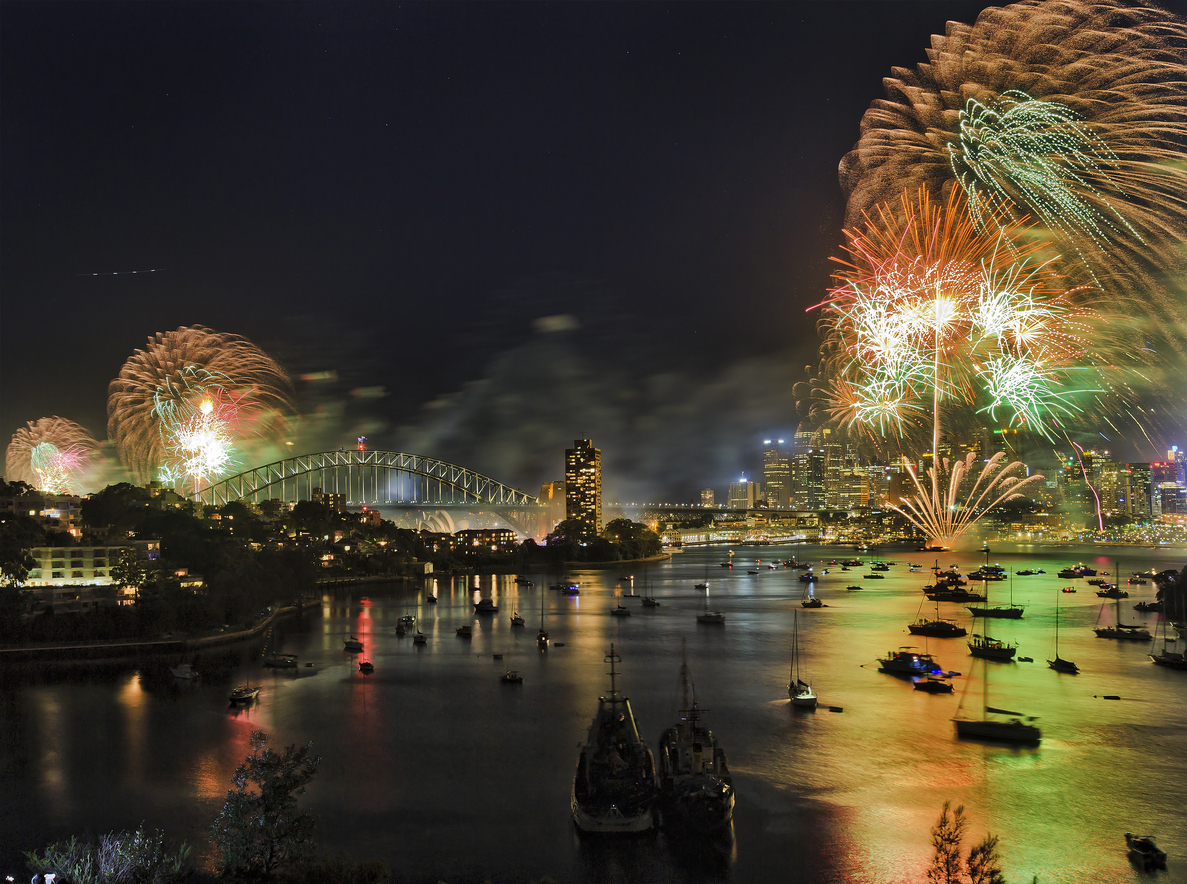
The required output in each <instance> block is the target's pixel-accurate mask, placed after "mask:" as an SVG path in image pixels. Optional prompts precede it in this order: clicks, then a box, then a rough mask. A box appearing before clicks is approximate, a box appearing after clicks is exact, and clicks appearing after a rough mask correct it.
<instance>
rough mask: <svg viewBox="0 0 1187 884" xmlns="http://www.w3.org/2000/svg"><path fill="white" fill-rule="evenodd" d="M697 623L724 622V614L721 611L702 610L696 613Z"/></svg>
mask: <svg viewBox="0 0 1187 884" xmlns="http://www.w3.org/2000/svg"><path fill="white" fill-rule="evenodd" d="M697 623H725V614H723V613H721V611H702V612H701V613H699V614H697Z"/></svg>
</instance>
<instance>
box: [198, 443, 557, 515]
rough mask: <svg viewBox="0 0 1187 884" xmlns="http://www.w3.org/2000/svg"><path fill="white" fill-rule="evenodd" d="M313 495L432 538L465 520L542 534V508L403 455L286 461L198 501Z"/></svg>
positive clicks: (477, 477) (359, 452) (351, 452)
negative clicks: (375, 513)
mask: <svg viewBox="0 0 1187 884" xmlns="http://www.w3.org/2000/svg"><path fill="white" fill-rule="evenodd" d="M315 489H320V490H321V491H322V492H323V493H326V494H341V495H343V496H344V498H345V500H346V503H347V505H348V506H355V507H362V506H367V507H371V508H373V509H378V510H380V511H381V512H384V513H385V515H388V516H389V517H394V518H395V520H396V521H398V522H402V523H405V524H410V526H411V527H417V528H428V529H430V530H433V531H452V530H453V529H454V526H455V524H456V522H457V520H458V519H460V518H463V517H465V516H471V515H472V516H473V517H475V518H478V519H480V520H482V521H484V522H489V521H491V519H492V517H493V519H495V520H497V521H501V522H503V523H506V524H507V525H508V526H509V527H511V528H514V529H515V530H516V531H518V532H520V533H521V534H526V535H530V536H537V537H538V536H542V534H543V533H546V531H547V526H546V525H545V524H544V520H545V516H546V508H545V507H543V506H541V504H540V502H539V501H538V500H537V499H536V498H535V497H532V496H531V495H530V494H527V493H526V492H523V491H520V490H518V489H516V488H512V487H510V486H509V485H504V484H503V483H502V482H499V481H497V480H495V479H492V478H491V477H490V476H484V475H483V474H482V473H477V472H475V471H474V470H471V469H468V468H466V467H462V466H458V465H457V464H452V463H447V462H446V461H443V460H438V459H437V458H433V457H426V456H424V455H420V454H407V453H405V452H403V451H375V450H371V449H355V448H351V449H338V450H337V451H322V452H318V453H316V454H303V455H299V456H296V457H286V458H285V459H284V460H278V461H276V462H274V463H270V464H265V465H263V466H258V467H254V468H252V469H249V470H244V471H243V472H241V473H237V474H236V475H234V476H229V477H227V478H225V479H221V480H219V481H217V482H212V483H211V484H209V485H207V486H206V487H205V488H201V489H199V490H198V492H197V494H196V499H197V500H198V501H199V502H201V503H204V504H207V505H212V506H224V505H226V504H228V503H230V502H231V501H234V500H243V501H247V502H249V503H256V504H258V503H262V502H263V501H266V500H281V501H284V502H287V503H296V502H298V501H301V500H311V499H312V498H313V494H314V490H315ZM542 529H543V530H542Z"/></svg>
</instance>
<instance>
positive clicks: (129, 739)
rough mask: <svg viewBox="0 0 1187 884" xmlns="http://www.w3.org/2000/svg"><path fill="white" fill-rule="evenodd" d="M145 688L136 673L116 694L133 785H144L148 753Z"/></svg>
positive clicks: (129, 776) (128, 767) (128, 770)
mask: <svg viewBox="0 0 1187 884" xmlns="http://www.w3.org/2000/svg"><path fill="white" fill-rule="evenodd" d="M145 700H146V698H145V694H144V687H143V686H142V685H141V683H140V673H139V672H134V673H132V675H131V676H130V677H129V678H128V679H127V680H126V681H125V682H124V683H123V685H121V686H120V688H119V689H118V691H117V693H116V701H117V702H118V703H119V706H120V710H121V712H122V713H123V715H122V718H123V728H122V738H123V745H124V748H125V751H126V753H127V759H128V760H127V768H126V772H125V775H126V776H127V777H128V779H129V780H131V781H132V782H133V783H135V784H137V785H138V786H139V785H142V784H143V783H144V758H145V752H146V751H147V749H146V746H145V739H146V737H145V721H144V719H145V715H146V714H147V710H146V708H145Z"/></svg>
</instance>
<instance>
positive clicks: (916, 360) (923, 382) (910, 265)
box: [820, 190, 1100, 450]
mask: <svg viewBox="0 0 1187 884" xmlns="http://www.w3.org/2000/svg"><path fill="white" fill-rule="evenodd" d="M987 211H988V212H989V213H990V217H991V218H993V220H994V224H993V225H992V226H991V229H992V232H990V229H987V228H984V227H979V226H978V225H977V224H976V223H975V222H974V221H973V220H972V218H971V216H970V215H969V213H968V211H967V209H966V204H965V202H964V200H963V198H962V197H961V195H960V193H959V191H954V192H952V193H951V194H950V195H949V197H948V200H947V201H946V203H944V204H943V205H937V204H935V203H933V202H932V200H931V199H930V198H929V197H928V195H927V192H926V190H921V191H920V192H919V194H918V195H917V197H916V198H915V199H913V200H912V199H908V198H907V197H906V196H904V197H903V198H902V199H901V200H900V203H899V205H898V206H896V207H893V208H892V207H890V206H880V207H879V211H878V215H877V219H876V220H873V219H867V221H866V224H865V226H864V229H862V230H861V231H847V235H848V243H847V244H846V246H845V251H846V256H845V257H843V258H836V259H834V260H837V261H838V262H839V263H840V264H841V266H842V269H841V270H840V271H838V272H837V273H836V274H834V279H835V280H836V281H837V285H836V286H835V287H834V288H833V289H832V290H831V291H830V294H829V298H828V299H827V300H826V301H825V302H824V303H823V305H820V306H822V307H823V313H824V316H823V319H822V323H821V325H822V328H823V331H824V334H825V342H826V346H825V352H827V353H831V354H832V356H831V358H830V359H829V360H828V361H827V363H826V365H825V369H826V371H825V374H826V376H827V377H828V378H829V384H830V388H829V389H830V391H831V397H830V398H831V403H830V409H829V410H830V414H831V416H832V418H833V419H834V421H835V422H837V423H839V424H841V425H843V426H847V427H856V428H857V429H865V430H867V431H868V432H871V433H874V432H876V433H878V434H886V433H892V434H894V435H898V436H905V435H908V434H909V433H910V431H911V429H912V428H917V427H921V426H922V425H923V424H924V422H925V419H926V418H928V417H929V416H936V415H938V412H939V409H940V404H941V402H950V403H953V404H954V405H957V406H964V407H967V408H973V409H977V410H980V411H984V412H988V413H990V414H991V415H992V416H993V417H995V418H996V417H997V414H998V412H999V411H1002V412H1004V413H1006V414H1008V416H1009V420H1010V422H1011V423H1012V424H1015V425H1025V426H1027V427H1029V428H1031V429H1032V430H1034V431H1036V432H1038V433H1041V434H1043V435H1048V436H1049V435H1050V434H1051V432H1052V430H1053V427H1054V425H1055V423H1056V422H1057V420H1058V418H1059V416H1060V415H1064V416H1068V415H1071V414H1073V413H1074V412H1076V411H1078V410H1079V408H1080V406H1078V405H1077V404H1076V403H1075V401H1074V399H1073V394H1074V393H1078V392H1084V390H1082V389H1078V390H1072V389H1070V388H1069V381H1070V378H1071V377H1072V374H1073V372H1082V373H1084V374H1085V376H1086V377H1087V376H1088V372H1089V371H1090V369H1089V368H1087V367H1085V366H1086V363H1085V356H1086V353H1087V349H1088V348H1087V342H1086V336H1087V333H1088V329H1090V328H1091V327H1092V325H1093V324H1094V323H1095V322H1097V321H1098V317H1097V316H1096V315H1095V314H1093V313H1092V312H1091V311H1089V310H1087V309H1085V308H1082V307H1077V306H1075V305H1074V304H1073V303H1072V299H1071V298H1070V297H1069V292H1068V291H1067V290H1066V289H1065V287H1064V284H1063V280H1062V278H1061V277H1060V275H1059V274H1058V273H1056V272H1055V270H1054V269H1053V267H1052V265H1051V263H1050V262H1049V261H1044V260H1042V259H1040V258H1039V257H1038V253H1039V252H1040V250H1041V249H1042V244H1040V243H1036V242H1034V241H1033V240H1031V239H1030V238H1029V237H1028V236H1027V235H1026V233H1027V231H1026V228H1025V227H1024V226H1023V225H1021V224H1020V223H1018V222H1014V221H1010V220H1009V219H1008V218H1004V217H1002V215H1001V214H1000V213H998V212H997V211H996V210H994V209H992V208H990V209H988V210H987ZM1093 392H1100V389H1099V388H1095V389H1093ZM929 406H930V407H929ZM978 406H979V409H978ZM936 420H937V421H938V417H937V418H936ZM927 422H928V423H934V422H933V421H927ZM933 429H934V427H933ZM936 441H938V440H933V450H934V446H935V443H936Z"/></svg>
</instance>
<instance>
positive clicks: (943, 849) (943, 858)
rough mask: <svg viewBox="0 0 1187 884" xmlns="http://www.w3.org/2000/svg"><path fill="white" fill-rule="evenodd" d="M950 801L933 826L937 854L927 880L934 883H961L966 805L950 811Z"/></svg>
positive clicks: (933, 858) (933, 839) (946, 803)
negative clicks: (961, 848)
mask: <svg viewBox="0 0 1187 884" xmlns="http://www.w3.org/2000/svg"><path fill="white" fill-rule="evenodd" d="M949 806H950V802H948V801H945V802H944V807H943V809H942V810H941V811H940V819H939V820H938V821H937V822H936V824H935V825H934V826H933V827H932V830H931V843H932V847H934V848H935V855H934V856H933V857H932V860H931V867H930V868H929V869H928V870H927V880H928V881H931V882H932V884H961V881H960V842H961V839H963V838H964V827H965V818H964V805H961V806H960V807H958V808H956V810H955V811H953V812H952V813H951V814H949V813H948V808H949Z"/></svg>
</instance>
